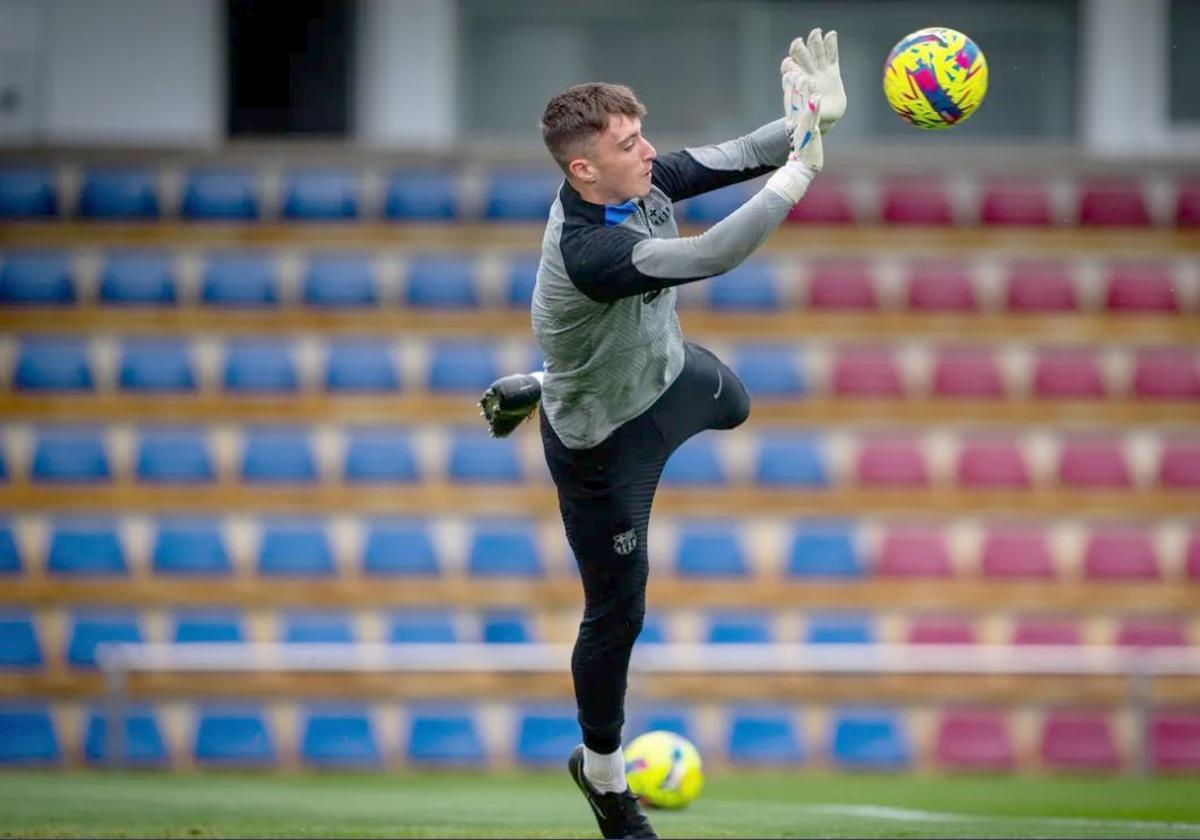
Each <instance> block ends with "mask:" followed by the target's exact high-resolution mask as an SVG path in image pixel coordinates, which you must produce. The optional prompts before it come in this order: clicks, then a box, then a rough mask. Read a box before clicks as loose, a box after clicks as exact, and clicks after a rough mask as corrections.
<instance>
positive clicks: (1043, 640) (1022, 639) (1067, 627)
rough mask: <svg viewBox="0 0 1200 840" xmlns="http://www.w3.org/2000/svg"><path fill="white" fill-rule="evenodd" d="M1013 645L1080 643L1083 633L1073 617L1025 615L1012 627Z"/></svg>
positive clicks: (1081, 642)
mask: <svg viewBox="0 0 1200 840" xmlns="http://www.w3.org/2000/svg"><path fill="white" fill-rule="evenodd" d="M1012 643H1013V644H1014V645H1080V644H1083V634H1082V633H1080V632H1079V625H1077V624H1076V623H1075V619H1073V618H1069V617H1066V616H1050V615H1026V616H1021V617H1020V618H1018V619H1017V622H1016V626H1014V627H1013V634H1012Z"/></svg>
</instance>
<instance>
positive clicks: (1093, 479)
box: [1058, 437, 1133, 489]
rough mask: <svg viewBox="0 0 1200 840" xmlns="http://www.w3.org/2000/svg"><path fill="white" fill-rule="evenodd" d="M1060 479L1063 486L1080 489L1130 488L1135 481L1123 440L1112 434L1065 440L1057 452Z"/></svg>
mask: <svg viewBox="0 0 1200 840" xmlns="http://www.w3.org/2000/svg"><path fill="white" fill-rule="evenodd" d="M1058 479H1059V481H1060V482H1061V483H1062V484H1063V485H1064V486H1067V487H1075V488H1080V489H1114V488H1128V487H1131V486H1132V485H1133V479H1132V477H1131V476H1130V472H1129V465H1128V464H1127V463H1126V461H1125V454H1124V452H1123V447H1122V442H1121V441H1120V440H1118V439H1113V438H1096V437H1081V438H1068V439H1066V440H1064V441H1063V443H1062V448H1061V450H1060V452H1059V456H1058Z"/></svg>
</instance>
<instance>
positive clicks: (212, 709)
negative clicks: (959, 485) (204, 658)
mask: <svg viewBox="0 0 1200 840" xmlns="http://www.w3.org/2000/svg"><path fill="white" fill-rule="evenodd" d="M109 723H110V720H109V717H108V714H107V713H106V712H105V710H104V709H103V708H101V707H98V706H89V705H86V704H56V705H54V706H52V705H50V704H47V703H42V702H37V701H26V702H22V703H7V704H4V705H0V734H2V735H3V737H0V766H5V765H8V766H11V765H25V766H29V765H61V764H81V763H87V764H92V763H98V762H102V761H104V760H105V758H106V757H108V756H109V755H110V752H109V751H110V750H111V749H112V748H113V746H114V745H113V742H112V740H110V738H109V732H108V725H109ZM119 725H121V726H122V733H121V734H122V737H121V744H122V747H123V751H122V753H121V756H122V759H123V760H124V761H125V762H127V763H128V764H130V765H143V766H149V767H153V766H163V765H171V764H174V765H175V766H197V765H198V766H201V767H206V766H211V767H279V766H289V765H290V766H295V765H297V764H299V765H302V766H307V767H312V768H336V767H362V768H378V767H382V766H384V765H391V764H407V765H412V766H418V767H430V766H485V765H489V764H500V763H504V764H508V763H516V764H518V765H524V766H529V767H546V766H556V765H557V764H558V762H560V761H561V757H562V755H564V754H566V753H569V752H570V751H571V749H573V748H574V745H575V744H576V743H578V739H579V726H578V724H577V723H576V721H575V718H574V714H573V710H569V709H567V708H566V707H564V706H561V705H524V706H520V705H512V706H503V707H497V708H488V709H484V708H480V707H474V706H470V705H464V704H461V703H441V704H432V703H430V704H421V705H416V706H409V707H403V708H397V707H394V706H391V707H381V706H374V705H370V704H364V703H354V702H346V703H338V704H329V703H305V702H297V703H279V704H274V705H269V706H265V705H262V704H232V703H207V704H184V705H167V704H160V705H158V706H155V705H153V704H146V703H140V704H137V705H135V706H132V707H130V708H129V710H128V712H127V714H125V715H124V716H123V718H122V719H121V720H120V724H119ZM651 729H666V730H669V731H673V732H678V733H679V734H681V735H684V736H685V737H688V738H691V739H693V740H695V741H697V742H698V743H699V744H700V745H701V748H702V749H703V751H704V754H705V760H706V761H708V762H711V763H712V765H718V764H721V763H725V762H727V763H729V764H733V765H748V766H752V765H765V766H771V765H774V766H779V765H812V766H832V767H837V768H841V769H850V770H900V769H908V768H911V767H912V766H913V765H914V764H920V765H924V766H934V767H937V768H942V769H948V770H956V771H991V772H1007V771H1012V770H1015V769H1017V768H1018V767H1022V768H1024V769H1032V767H1030V766H1029V765H1034V766H1036V767H1037V768H1038V769H1044V770H1051V771H1115V770H1118V769H1121V768H1124V767H1132V766H1134V765H1135V764H1136V763H1137V760H1138V752H1137V747H1136V746H1135V744H1136V739H1135V738H1132V737H1130V730H1131V729H1132V724H1131V722H1130V721H1128V720H1127V719H1126V716H1125V714H1124V713H1121V712H1115V713H1114V712H1111V711H1109V710H1108V709H1101V708H1071V707H1052V708H1048V709H1044V710H1024V709H1022V710H1018V711H1016V712H1010V713H1005V712H1003V711H1001V710H999V709H996V708H992V707H986V706H985V707H971V706H957V707H955V706H952V707H949V708H889V707H866V706H844V707H833V708H814V707H811V706H810V707H793V706H787V705H767V704H758V705H730V706H726V707H720V708H715V709H697V708H694V707H688V706H670V705H657V706H647V705H643V706H642V707H641V708H638V707H636V706H635V708H634V709H633V710H631V717H630V721H629V727H628V731H629V732H631V733H634V734H636V733H639V732H643V731H649V730H651ZM68 733H71V734H70V735H69V734H68ZM1147 748H1148V757H1149V759H1150V763H1151V765H1152V766H1153V767H1154V768H1155V769H1156V770H1159V771H1165V772H1172V771H1174V772H1195V771H1196V770H1198V769H1200V711H1198V710H1197V709H1195V708H1188V707H1183V708H1170V707H1166V708H1159V709H1154V710H1152V711H1151V713H1150V715H1149V719H1148V728H1147ZM1027 756H1033V757H1036V758H1035V760H1033V761H1030V760H1029V758H1027Z"/></svg>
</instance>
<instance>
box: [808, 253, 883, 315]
mask: <svg viewBox="0 0 1200 840" xmlns="http://www.w3.org/2000/svg"><path fill="white" fill-rule="evenodd" d="M808 305H809V307H810V308H811V309H824V310H843V311H851V312H863V311H867V312H869V311H874V310H875V309H878V308H879V301H878V298H877V297H876V296H875V280H874V278H873V277H872V276H871V267H870V266H869V265H868V264H867V263H866V261H864V260H854V259H848V260H820V261H818V262H816V263H814V265H813V269H812V274H811V277H810V279H809V282H808Z"/></svg>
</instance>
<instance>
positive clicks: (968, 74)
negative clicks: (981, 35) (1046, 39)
mask: <svg viewBox="0 0 1200 840" xmlns="http://www.w3.org/2000/svg"><path fill="white" fill-rule="evenodd" d="M987 85H988V67H987V60H986V59H985V58H984V57H983V53H982V52H981V51H980V49H979V47H977V46H975V42H974V41H972V40H971V39H970V38H968V37H967V36H966V35H964V34H962V33H961V32H956V31H955V30H953V29H946V28H945V27H941V26H933V27H930V28H928V29H920V30H918V31H916V32H913V33H912V34H911V35H906V36H904V37H903V38H902V39H900V43H898V44H896V46H894V47H893V48H892V51H891V52H890V53H888V57H887V60H886V61H884V62H883V93H884V96H886V97H887V101H888V104H889V105H891V106H892V110H893V111H895V112H896V113H897V114H899V115H900V117H901V118H902V119H904V120H906V121H908V122H909V123H911V124H912V125H915V126H916V127H917V128H925V129H937V128H949V127H950V126H952V125H958V124H959V123H960V122H963V121H964V120H966V119H967V118H968V117H970V116H971V114H973V113H975V109H977V108H978V107H979V103H980V102H982V101H983V96H984V94H985V93H987Z"/></svg>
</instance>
